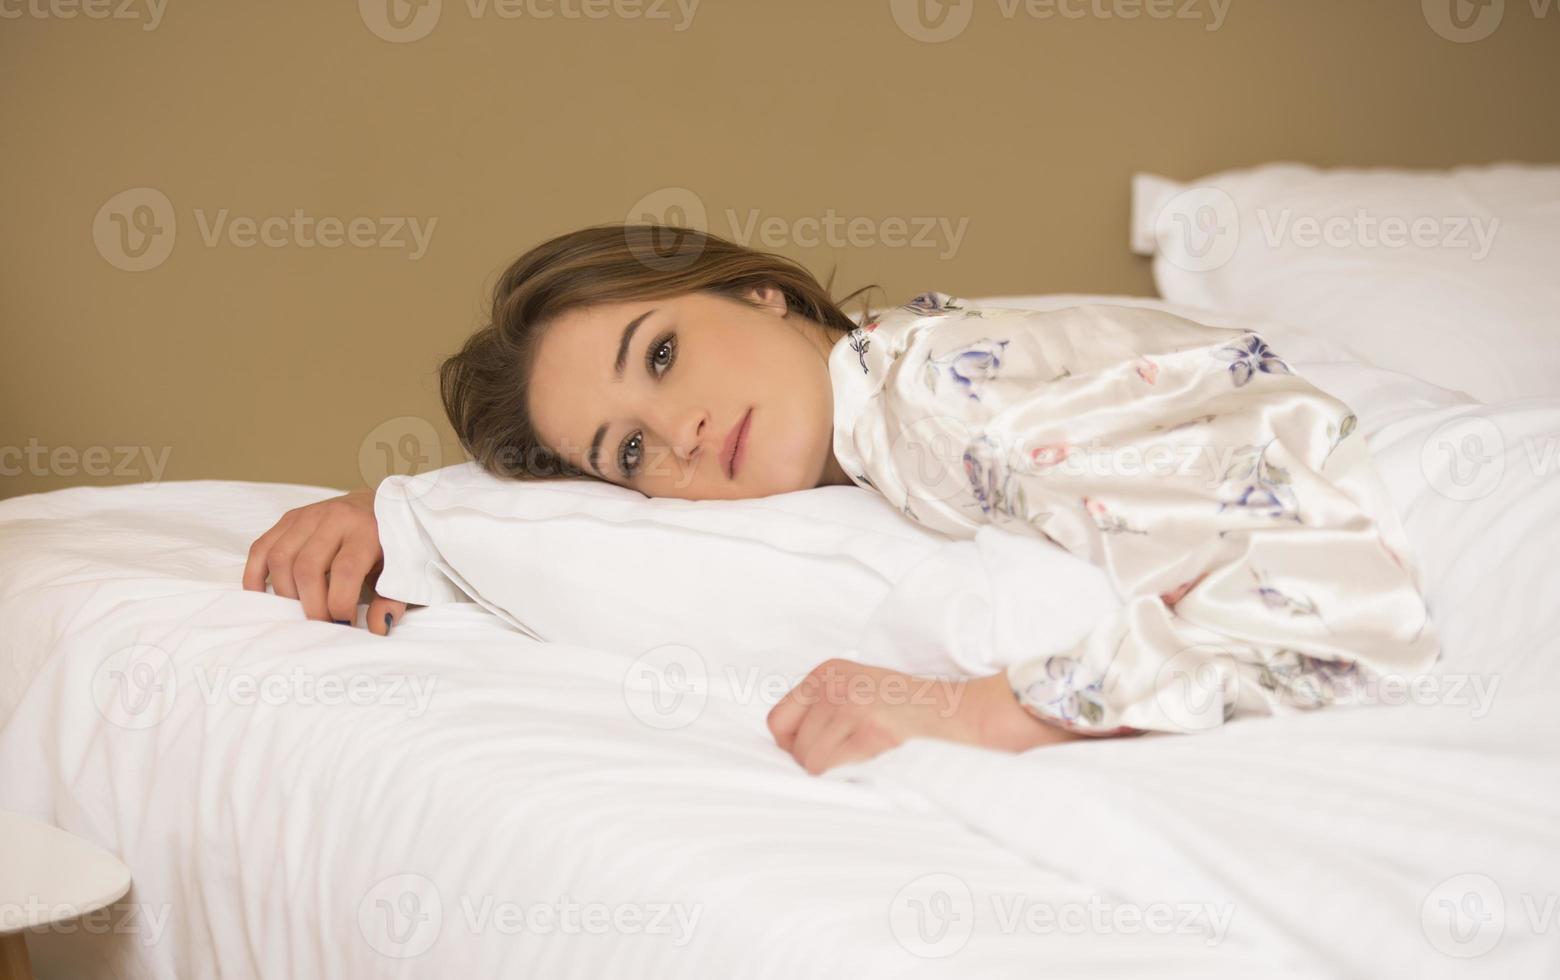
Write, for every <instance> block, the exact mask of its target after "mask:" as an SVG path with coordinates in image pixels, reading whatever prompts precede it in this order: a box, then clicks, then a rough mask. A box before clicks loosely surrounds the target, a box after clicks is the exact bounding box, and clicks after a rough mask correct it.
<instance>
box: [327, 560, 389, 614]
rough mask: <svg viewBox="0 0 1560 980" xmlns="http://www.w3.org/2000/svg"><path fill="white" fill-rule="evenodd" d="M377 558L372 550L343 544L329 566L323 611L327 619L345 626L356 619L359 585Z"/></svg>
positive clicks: (366, 576) (360, 587) (361, 592)
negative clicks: (328, 617) (343, 623)
mask: <svg viewBox="0 0 1560 980" xmlns="http://www.w3.org/2000/svg"><path fill="white" fill-rule="evenodd" d="M378 558H379V556H378V554H377V553H376V552H375V550H374V549H373V548H372V547H369V546H366V545H363V544H353V543H350V542H343V543H342V545H341V550H340V551H338V552H336V557H335V560H334V561H332V562H331V563H330V582H329V585H328V586H327V588H326V590H325V607H326V612H327V613H329V614H330V618H331V619H332V620H334V621H336V622H338V623H339V622H345V623H346V624H347V625H348V626H350V625H352V623H353V622H354V621H355V620H356V619H357V607H358V598H359V597H360V596H361V595H362V594H363V583H364V580H366V579H367V578H368V573H369V572H370V571H372V570H373V568H374V563H375V562H376V561H377V560H378Z"/></svg>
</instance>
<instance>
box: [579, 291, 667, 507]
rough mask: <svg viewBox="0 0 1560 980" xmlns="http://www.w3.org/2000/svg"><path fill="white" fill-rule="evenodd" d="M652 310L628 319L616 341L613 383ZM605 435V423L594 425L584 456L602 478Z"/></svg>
mask: <svg viewBox="0 0 1560 980" xmlns="http://www.w3.org/2000/svg"><path fill="white" fill-rule="evenodd" d="M654 312H655V308H654V307H651V308H650V309H648V310H646V311H644V312H643V313H641V314H639V315H638V316H636V317H634V318H633V319H632V320H630V321H628V326H626V327H624V328H623V338H622V339H621V340H619V341H618V349H617V358H616V359H615V360H614V361H613V362H612V382H613V384H616V383H618V382H620V381H622V380H623V367H624V365H626V364H627V363H628V345H629V342H630V341H632V340H633V339H634V331H635V330H638V329H639V325H640V324H641V323H643V322H645V318H646V317H648V316H649V315H650V314H652V313H654ZM606 436H607V423H605V422H603V423H601V425H599V426H597V427H596V434H595V435H594V436H592V437H591V440H590V452H589V453H587V454H586V456H585V458H586V460H587V461H589V463H590V468H591V469H593V470H595V471H596V474H597V475H598V476H600V477H601V478H602V479H603V480H605V479H607V474H605V473H603V472H601V465H600V463H599V462H598V460H599V459H600V457H601V440H603V439H605V438H606Z"/></svg>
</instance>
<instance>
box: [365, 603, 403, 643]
mask: <svg viewBox="0 0 1560 980" xmlns="http://www.w3.org/2000/svg"><path fill="white" fill-rule="evenodd" d="M404 615H406V603H404V602H401V601H399V600H397V599H386V598H385V597H384V596H382V595H377V594H376V595H375V596H374V601H373V602H370V603H369V604H368V631H369V632H370V633H377V634H378V635H380V636H388V635H390V630H391V628H392V627H394V626H395V624H396V623H399V622H400V621H401V617H402V616H404Z"/></svg>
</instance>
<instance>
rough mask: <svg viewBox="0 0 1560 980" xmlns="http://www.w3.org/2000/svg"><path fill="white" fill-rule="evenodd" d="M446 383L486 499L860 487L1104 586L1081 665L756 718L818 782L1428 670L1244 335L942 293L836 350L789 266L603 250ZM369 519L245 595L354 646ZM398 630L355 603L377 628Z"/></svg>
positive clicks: (1296, 419) (555, 265)
mask: <svg viewBox="0 0 1560 980" xmlns="http://www.w3.org/2000/svg"><path fill="white" fill-rule="evenodd" d="M853 295H854V294H853ZM847 299H848V298H847ZM441 382H442V393H443V399H444V405H445V409H446V412H447V413H448V416H449V419H450V422H451V424H452V425H453V426H454V428H455V431H456V433H457V434H458V435H459V437H460V440H461V443H462V445H463V446H464V447H465V448H466V450H467V451H468V452H469V453H470V454H471V456H472V457H473V458H474V459H475V460H477V461H478V462H479V463H480V464H481V465H482V466H484V467H485V468H487V469H488V470H490V471H492V472H494V473H497V474H500V475H506V476H512V477H515V478H519V479H546V478H557V477H582V478H588V479H597V480H605V481H608V482H611V483H616V484H618V485H621V486H625V487H630V488H632V489H635V490H638V491H640V492H641V493H644V494H646V495H647V496H672V497H682V498H685V499H731V498H747V497H760V496H767V495H770V494H777V493H786V492H790V491H797V490H805V489H809V488H813V487H818V486H824V485H831V484H844V485H849V484H851V483H855V484H859V485H861V486H863V487H867V488H870V489H872V490H875V491H876V492H878V493H881V494H882V495H884V497H885V498H886V499H888V500H889V502H890V503H892V504H893V505H894V506H895V507H897V508H899V509H900V510H901V511H902V512H903V513H904V514H905V515H906V517H908V518H910V519H912V520H915V521H918V522H921V523H922V524H925V525H927V526H928V527H931V528H934V529H936V530H939V531H941V532H944V533H946V534H949V535H953V536H962V537H968V536H970V535H973V533H974V531H975V529H976V528H978V527H980V526H981V525H983V524H993V525H997V526H1000V527H1003V528H1007V529H1009V530H1011V531H1013V532H1014V533H1019V534H1026V535H1030V536H1033V537H1034V538H1035V539H1036V546H1037V547H1056V546H1060V547H1062V548H1065V549H1067V550H1068V551H1070V552H1072V553H1073V554H1075V555H1078V556H1080V557H1084V558H1087V559H1088V560H1091V561H1093V562H1095V563H1097V564H1099V565H1100V566H1101V567H1103V568H1104V569H1105V570H1106V571H1107V572H1108V573H1109V574H1110V576H1111V579H1112V581H1113V583H1114V584H1115V585H1116V588H1117V590H1118V592H1119V593H1120V594H1121V597H1122V599H1123V606H1122V608H1121V610H1120V612H1119V614H1117V615H1112V616H1110V617H1107V619H1105V620H1104V621H1102V622H1100V623H1099V624H1097V626H1096V627H1095V628H1094V629H1093V631H1092V632H1091V633H1090V634H1089V635H1088V636H1087V637H1086V639H1085V640H1084V641H1083V642H1081V643H1080V644H1078V645H1077V646H1076V647H1075V648H1074V649H1071V650H1069V651H1067V652H1065V653H1062V654H1055V655H1049V656H1045V657H1037V658H1034V659H1032V660H1023V661H1021V662H1018V663H1016V664H1014V666H1012V667H1010V668H1008V669H1007V670H1006V671H1005V672H1003V673H997V674H993V675H991V676H989V677H984V678H978V679H975V680H972V681H969V682H967V684H965V685H964V686H963V687H956V688H949V687H947V686H945V685H928V684H918V683H916V681H917V679H916V678H907V677H905V676H904V675H899V674H895V673H894V672H892V671H887V670H883V669H881V668H876V667H871V666H868V665H864V664H857V663H852V662H849V661H841V660H832V661H829V662H827V663H825V664H822V665H820V666H819V668H818V669H816V670H814V671H813V672H812V674H810V675H809V676H808V677H807V678H806V679H805V680H804V681H803V682H802V683H800V684H798V685H797V687H796V688H795V689H794V690H792V691H791V692H790V693H789V694H788V695H787V696H786V697H785V698H784V699H782V700H781V702H780V703H779V704H777V705H776V706H775V708H774V710H773V711H772V712H771V713H770V717H769V723H770V728H771V731H772V732H773V734H774V736H775V738H776V741H777V742H778V743H779V745H780V746H781V747H782V748H784V749H786V750H787V751H789V752H790V753H791V754H792V755H793V756H794V757H795V758H796V759H797V760H798V761H799V762H801V763H802V764H803V765H804V766H805V767H806V768H807V769H808V770H809V771H811V772H821V771H823V770H824V769H827V768H830V767H831V766H834V765H837V764H840V763H842V762H847V761H854V760H858V759H863V758H867V757H870V756H872V755H875V754H877V753H878V752H881V751H882V750H883V749H884V748H886V747H888V746H891V745H894V744H897V743H898V742H899V741H902V740H903V739H904V738H907V737H911V736H932V737H942V738H950V739H955V740H960V741H967V742H972V743H976V744H982V745H989V746H993V747H1001V748H1007V749H1013V750H1018V749H1024V748H1028V747H1031V746H1035V745H1041V744H1048V743H1053V742H1058V741H1065V740H1070V739H1076V738H1080V737H1088V736H1108V735H1120V734H1131V733H1138V732H1143V731H1188V730H1196V729H1202V728H1207V727H1211V726H1215V725H1218V724H1220V723H1222V722H1223V721H1225V720H1227V719H1228V718H1231V717H1234V716H1235V715H1236V714H1237V713H1238V712H1246V713H1269V712H1273V711H1278V710H1293V709H1298V708H1308V707H1315V706H1317V705H1320V704H1327V703H1334V702H1338V701H1343V700H1348V699H1350V698H1351V697H1352V696H1354V695H1355V694H1356V693H1357V692H1358V689H1359V688H1360V686H1361V685H1362V684H1363V683H1364V682H1366V681H1368V680H1370V679H1371V678H1372V675H1376V674H1381V673H1388V672H1417V671H1421V670H1424V669H1425V668H1427V667H1428V666H1430V664H1432V663H1433V662H1434V661H1435V659H1436V658H1437V656H1438V655H1439V644H1438V641H1437V636H1436V633H1435V631H1434V629H1433V627H1432V625H1431V624H1430V622H1429V619H1428V616H1427V614H1426V611H1425V607H1424V604H1423V600H1422V598H1421V596H1420V591H1419V580H1418V572H1417V569H1416V568H1415V567H1414V566H1413V565H1412V564H1411V563H1410V562H1409V561H1408V559H1407V558H1406V557H1404V555H1405V554H1406V545H1405V541H1404V539H1403V535H1402V530H1401V528H1400V526H1399V525H1398V521H1397V517H1396V515H1395V513H1393V512H1392V510H1391V507H1390V506H1388V505H1386V504H1385V503H1384V501H1385V495H1384V493H1383V492H1382V489H1381V487H1380V484H1379V481H1378V480H1377V477H1376V475H1375V473H1374V470H1373V468H1372V466H1371V463H1370V460H1369V457H1368V455H1367V454H1366V451H1365V446H1364V442H1363V439H1362V438H1361V437H1360V436H1358V435H1354V434H1353V430H1354V416H1353V415H1352V413H1350V411H1349V409H1348V407H1347V406H1346V405H1344V404H1343V403H1342V402H1340V401H1338V400H1337V399H1335V398H1333V397H1331V396H1329V395H1327V394H1325V393H1323V392H1322V391H1320V390H1319V389H1317V388H1316V387H1314V386H1313V385H1311V384H1310V383H1308V382H1307V381H1305V380H1304V379H1302V378H1301V377H1299V376H1298V375H1296V374H1295V373H1294V372H1293V371H1292V370H1291V369H1290V367H1289V366H1288V365H1287V364H1286V363H1285V362H1284V361H1283V360H1282V359H1281V358H1280V357H1279V356H1278V354H1277V353H1275V352H1274V351H1273V350H1271V349H1270V348H1269V347H1268V346H1267V344H1266V343H1265V342H1264V341H1263V340H1262V338H1261V337H1259V336H1257V335H1256V334H1254V333H1251V332H1248V331H1240V330H1231V329H1224V328H1215V327H1208V326H1205V325H1202V324H1199V323H1194V322H1192V321H1189V320H1186V319H1183V318H1180V317H1176V316H1172V315H1170V314H1167V313H1163V312H1159V311H1154V310H1147V309H1139V308H1126V307H1109V306H1097V307H1078V308H1073V309H1066V310H1058V311H1052V312H1044V313H1042V312H1035V311H1025V310H1010V309H999V308H990V307H987V308H973V307H969V306H968V304H965V303H963V302H961V301H959V300H957V299H956V298H954V297H952V296H949V295H947V294H943V293H926V294H923V295H921V296H918V297H916V298H915V299H914V300H912V301H911V302H909V303H907V304H905V305H903V306H900V307H897V308H895V309H893V310H890V311H887V312H885V313H883V314H881V315H874V314H873V313H872V312H871V311H870V310H867V311H865V313H864V315H863V318H862V321H861V325H860V326H858V324H857V323H856V322H855V321H853V320H851V319H850V318H849V317H848V316H846V315H845V314H844V313H843V312H842V310H841V308H840V305H839V304H837V303H836V302H834V301H833V300H832V299H831V298H830V296H829V293H828V290H827V289H826V288H825V287H824V286H823V285H820V284H819V283H818V282H817V280H815V279H814V278H813V277H812V276H811V275H809V274H808V273H807V272H806V271H805V270H803V269H802V268H800V267H799V266H797V265H796V264H794V263H792V262H790V261H788V260H786V259H783V258H780V257H778V256H773V255H767V254H764V253H760V252H755V251H753V250H750V249H747V248H744V247H741V246H738V245H735V244H733V243H731V242H728V241H725V240H723V239H721V238H718V237H716V236H713V235H708V234H703V233H699V232H692V231H685V230H680V229H668V228H661V227H656V226H627V227H625V226H603V227H597V228H587V229H584V230H581V231H578V232H574V233H571V234H567V235H562V236H559V237H558V238H555V239H553V240H551V241H548V242H546V243H544V244H542V245H540V246H538V247H536V248H535V249H532V250H531V251H530V252H528V253H526V254H525V255H524V256H522V257H521V258H520V259H519V260H517V261H516V262H515V263H514V264H513V265H511V266H510V267H509V269H508V270H507V271H506V272H505V273H504V275H503V276H502V278H501V279H500V281H499V283H498V284H497V287H496V289H495V293H494V301H493V310H492V318H491V321H490V322H489V323H488V324H487V325H486V326H484V327H483V328H482V329H480V330H478V331H477V332H476V333H475V334H474V335H472V336H471V337H470V338H469V339H468V340H467V341H466V343H465V345H464V346H463V348H462V349H461V351H460V352H459V353H457V354H455V355H454V356H452V357H451V358H449V359H448V360H447V361H446V362H445V364H444V365H443V368H442V370H441ZM372 500H373V493H372V491H360V492H359V493H356V494H349V495H347V496H346V497H343V498H337V499H336V500H332V501H325V502H322V503H320V504H314V505H311V506H309V507H303V508H299V509H298V510H295V511H291V512H289V513H288V514H287V515H286V516H284V517H283V519H282V520H281V521H280V522H278V524H277V525H276V527H274V528H272V529H271V530H270V531H269V532H267V533H266V535H264V536H262V537H261V538H260V539H259V540H257V541H256V542H255V545H254V547H253V548H252V549H251V551H250V557H249V563H248V567H247V568H246V570H245V579H244V584H245V587H246V588H250V589H257V590H263V589H264V588H265V580H266V577H267V575H269V577H270V578H271V580H272V582H273V583H274V584H275V587H276V592H277V594H278V595H284V596H289V597H294V598H298V599H300V600H301V601H302V602H303V604H304V608H305V611H306V613H307V614H308V615H309V616H310V618H316V619H324V618H327V617H329V618H335V619H336V620H337V621H338V622H342V621H350V619H351V618H352V616H353V615H354V613H355V607H356V602H357V598H358V590H359V588H361V586H362V583H363V582H364V580H365V578H366V576H368V575H369V574H371V573H372V571H373V570H374V566H375V564H376V563H377V562H378V561H379V559H380V557H381V554H380V551H379V545H378V541H377V536H376V534H375V530H374V522H373V510H372ZM403 610H404V607H403V606H401V605H400V604H397V603H393V602H390V601H388V600H385V599H383V598H376V599H375V600H374V602H373V604H372V605H371V607H370V611H369V612H370V618H369V624H370V628H371V629H372V630H374V632H381V631H386V632H387V631H388V630H389V629H390V627H391V626H392V625H393V623H394V621H395V619H396V617H397V616H398V615H399V614H400V613H401V612H402V611H403ZM891 689H892V690H894V691H908V690H922V691H932V690H935V691H937V692H941V693H938V694H937V695H935V696H928V697H924V698H919V699H918V698H913V697H906V696H892V697H891V696H889V695H888V693H887V692H888V691H890V690H891ZM949 691H952V692H953V694H952V695H950V694H949V693H948V692H949Z"/></svg>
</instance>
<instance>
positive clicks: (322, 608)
mask: <svg viewBox="0 0 1560 980" xmlns="http://www.w3.org/2000/svg"><path fill="white" fill-rule="evenodd" d="M340 548H341V540H340V539H339V538H332V537H329V536H327V535H326V534H325V533H324V531H323V530H322V531H320V532H318V533H316V534H315V535H314V536H313V537H312V538H310V539H309V543H308V544H306V545H304V546H303V550H302V551H300V552H298V557H297V558H294V559H293V563H292V577H293V589H294V590H295V591H296V592H297V593H298V601H299V602H301V603H303V614H304V615H305V616H307V617H308V618H309V619H317V620H320V621H321V622H323V621H325V620H327V619H329V618H330V615H329V612H328V611H327V609H326V605H325V595H326V588H327V586H328V582H327V581H326V577H325V573H326V572H328V571H330V566H331V564H332V563H333V562H334V561H335V560H336V554H337V552H338V551H339V550H340Z"/></svg>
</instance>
